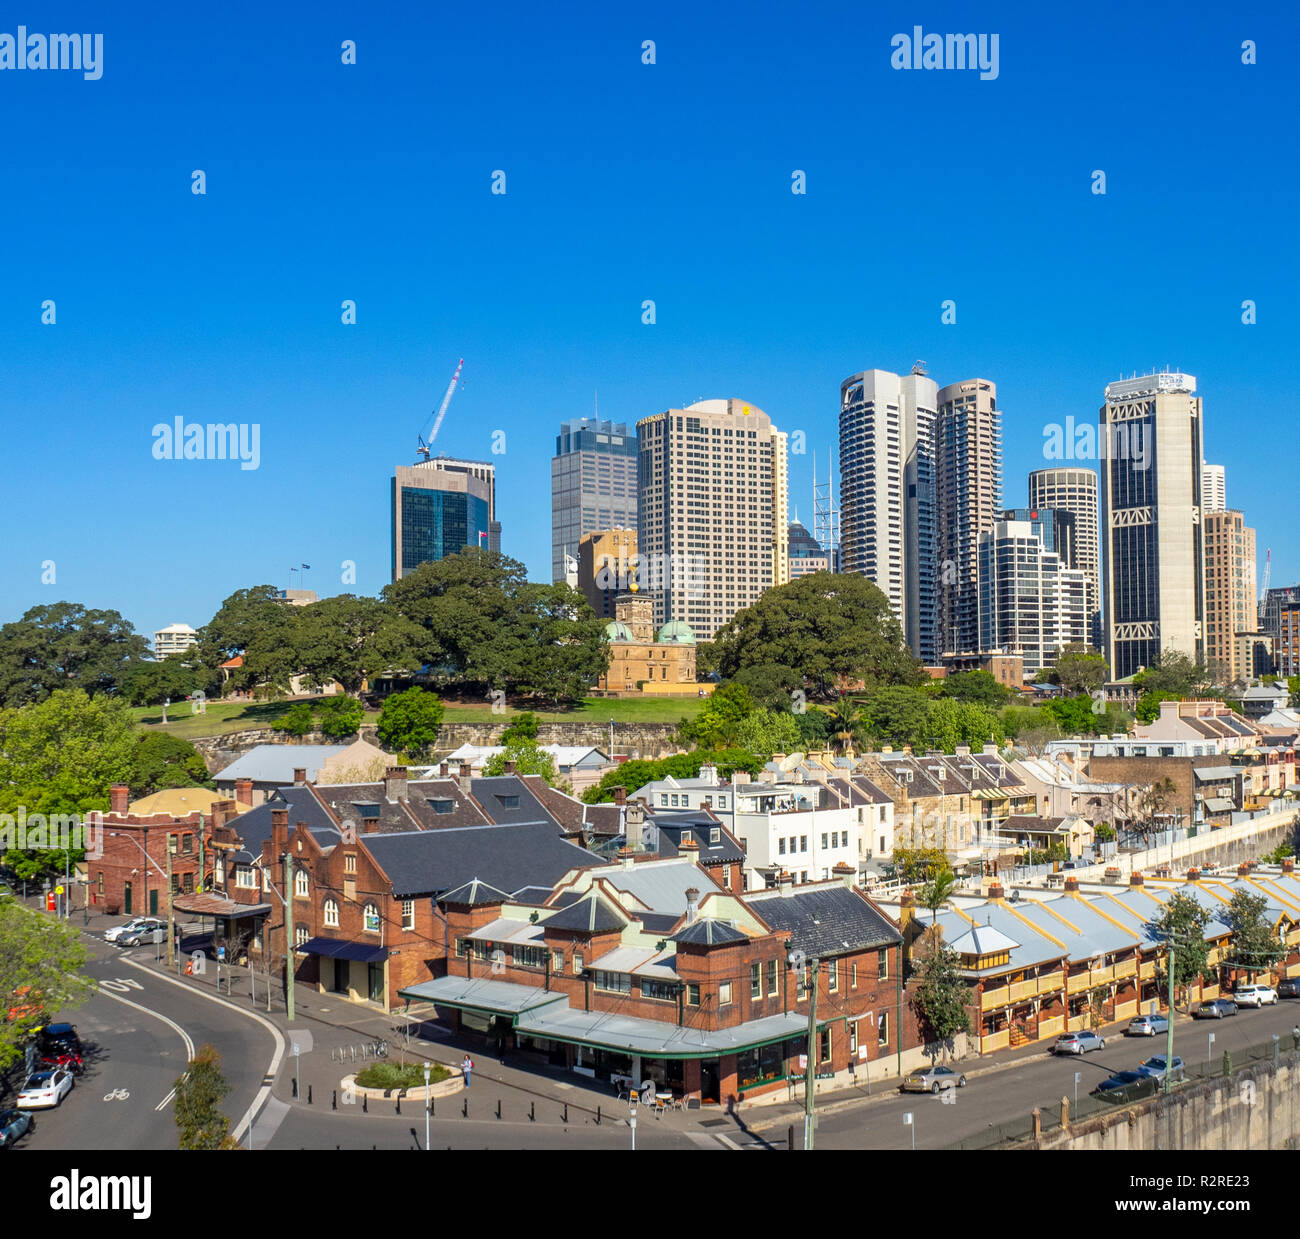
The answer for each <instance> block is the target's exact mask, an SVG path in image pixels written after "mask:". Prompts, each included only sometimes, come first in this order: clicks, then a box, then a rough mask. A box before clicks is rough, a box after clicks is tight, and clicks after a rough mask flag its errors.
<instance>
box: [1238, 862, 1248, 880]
mask: <svg viewBox="0 0 1300 1239" xmlns="http://www.w3.org/2000/svg"><path fill="white" fill-rule="evenodd" d="M1237 876H1238V877H1239V878H1248V877H1250V866H1249V865H1247V864H1245V863H1243V864H1240V865H1238V866H1237Z"/></svg>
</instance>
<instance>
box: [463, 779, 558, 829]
mask: <svg viewBox="0 0 1300 1239" xmlns="http://www.w3.org/2000/svg"><path fill="white" fill-rule="evenodd" d="M470 791H471V792H472V793H473V796H474V799H475V800H477V801H478V802H479V804H480V805H482V806H483V812H484V813H486V814H487V815H488V817H489V818H490V819H491V820H492V821H494V822H497V823H500V824H502V825H505V824H517V823H521V822H540V821H543V820H548V821H551V822H553V823H554V824H555V826H558V825H559V823H558V822H556V821H555V819H554V817H552V815H551V814H550V813H548V812H547V811H546V806H545V805H544V804H543V803H542V802H541V801H540V800H539V799H538V798H537V796H536V795H534V794H533V790H532V788H530V787H529V786H528V785H527V784H526V783H525V782H524V781H523V780H522V779H521V778H520V777H519V776H518V775H516V774H501V775H496V776H495V777H493V778H489V779H471V780H470ZM511 799H515V800H516V801H517V803H516V804H513V805H512V804H509V803H508V802H509V801H510V800H511Z"/></svg>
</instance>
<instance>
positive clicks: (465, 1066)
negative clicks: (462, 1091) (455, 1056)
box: [460, 1054, 474, 1088]
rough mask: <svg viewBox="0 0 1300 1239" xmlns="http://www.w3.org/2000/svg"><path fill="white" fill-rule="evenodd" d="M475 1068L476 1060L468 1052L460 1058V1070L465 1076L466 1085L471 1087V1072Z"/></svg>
mask: <svg viewBox="0 0 1300 1239" xmlns="http://www.w3.org/2000/svg"><path fill="white" fill-rule="evenodd" d="M473 1070H474V1060H473V1059H472V1058H470V1056H469V1055H468V1054H466V1055H465V1057H464V1058H462V1059H461V1060H460V1072H461V1075H463V1076H464V1077H465V1087H466V1088H469V1073H470V1072H471V1071H473Z"/></svg>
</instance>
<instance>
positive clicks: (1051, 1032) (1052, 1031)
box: [1038, 1015, 1065, 1041]
mask: <svg viewBox="0 0 1300 1239" xmlns="http://www.w3.org/2000/svg"><path fill="white" fill-rule="evenodd" d="M1064 1030H1065V1016H1063V1015H1053V1016H1051V1017H1050V1018H1049V1019H1045V1020H1039V1021H1038V1039H1039V1040H1040V1041H1042V1040H1043V1039H1044V1038H1046V1037H1056V1036H1059V1035H1060V1034H1061V1033H1062V1032H1063V1031H1064Z"/></svg>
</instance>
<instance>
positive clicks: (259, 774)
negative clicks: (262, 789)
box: [213, 744, 348, 783]
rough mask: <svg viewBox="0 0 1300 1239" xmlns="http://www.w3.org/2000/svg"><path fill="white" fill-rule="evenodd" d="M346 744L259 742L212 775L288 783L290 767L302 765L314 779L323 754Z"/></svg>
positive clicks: (338, 750)
mask: <svg viewBox="0 0 1300 1239" xmlns="http://www.w3.org/2000/svg"><path fill="white" fill-rule="evenodd" d="M347 747H348V746H347V745H346V744H259V745H257V746H256V747H255V748H251V749H249V750H248V752H247V753H245V754H244V755H243V756H242V757H237V758H235V760H234V761H232V762H231V763H230V765H228V766H227V767H226V768H225V769H224V770H221V771H218V773H217V774H215V775H214V776H213V777H214V778H215V779H216V780H217V782H219V783H233V782H234V781H235V780H236V779H252V780H253V782H254V783H292V782H293V772H294V770H296V769H298V768H299V767H302V768H303V769H305V770H306V771H307V778H308V780H314V779H315V778H316V776H317V775H318V774H319V773H320V768H321V766H322V764H323V763H324V762H325V760H326V759H327V758H330V757H333V756H334V754H335V753H341V752H343V750H344V749H346V748H347Z"/></svg>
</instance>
